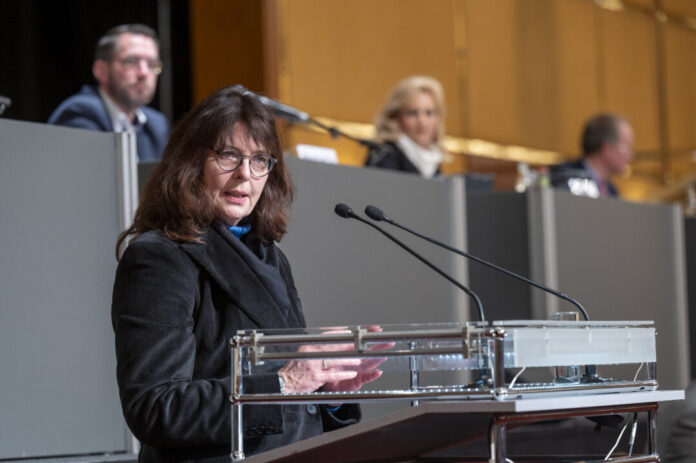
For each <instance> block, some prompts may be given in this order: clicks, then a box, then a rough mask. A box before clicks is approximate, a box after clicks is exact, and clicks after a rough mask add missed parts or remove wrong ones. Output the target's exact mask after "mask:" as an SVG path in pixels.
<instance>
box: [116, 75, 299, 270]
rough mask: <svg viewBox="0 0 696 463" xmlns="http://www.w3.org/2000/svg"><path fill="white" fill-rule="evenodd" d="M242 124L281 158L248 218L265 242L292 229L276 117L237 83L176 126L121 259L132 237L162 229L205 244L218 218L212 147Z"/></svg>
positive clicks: (125, 234) (176, 238)
mask: <svg viewBox="0 0 696 463" xmlns="http://www.w3.org/2000/svg"><path fill="white" fill-rule="evenodd" d="M237 123H240V124H243V125H244V126H245V127H246V129H247V132H248V133H249V135H250V136H251V138H252V139H253V140H254V141H255V142H256V143H257V144H258V145H259V146H263V147H264V148H265V149H266V150H268V153H269V154H270V155H271V156H273V157H275V158H276V159H277V160H278V162H277V164H276V165H275V167H274V169H273V170H272V171H271V173H270V174H268V180H267V181H266V185H265V187H264V189H263V192H262V193H261V196H260V197H259V200H258V202H257V203H256V207H255V208H254V210H253V211H252V213H251V214H250V216H249V220H250V224H251V226H252V230H254V231H255V233H256V234H257V235H258V236H260V237H261V239H262V240H264V241H266V242H271V241H280V239H281V238H282V237H283V235H284V234H285V232H286V231H287V221H288V214H287V208H288V207H289V206H290V203H291V202H292V196H293V193H292V183H291V181H290V175H289V174H288V170H287V167H286V165H285V162H284V160H283V153H282V150H281V145H280V136H279V134H278V129H277V126H276V121H275V117H274V116H273V114H272V113H271V111H270V110H269V109H268V108H266V107H265V106H264V105H263V104H262V103H261V101H259V99H258V97H257V96H256V94H254V93H252V92H250V91H248V90H246V89H245V88H244V87H242V86H240V85H235V86H233V87H226V88H222V89H220V90H218V91H216V92H215V93H213V94H212V95H210V96H209V97H208V98H206V99H205V100H204V101H203V102H201V103H199V104H198V105H197V106H196V107H195V108H193V109H192V110H191V111H190V112H189V113H188V114H187V115H186V116H184V118H183V119H181V120H180V121H179V122H178V123H177V124H176V125H175V126H174V129H173V130H172V134H171V136H170V138H169V142H168V143H167V146H166V148H165V149H164V153H163V155H162V162H160V164H159V165H158V166H157V167H156V168H155V170H154V171H153V172H152V174H151V176H150V178H149V180H148V182H147V185H146V186H145V192H144V194H143V197H142V200H141V202H140V206H138V210H137V211H136V213H135V218H134V220H133V225H131V227H130V228H129V229H128V230H126V231H125V232H123V233H122V234H121V235H120V236H119V238H118V241H117V242H116V255H117V257H118V255H119V250H120V248H121V244H122V243H123V241H124V240H125V239H126V238H127V237H128V236H130V235H133V236H134V237H137V236H139V235H141V234H143V233H145V232H146V231H148V230H155V229H159V230H162V231H163V233H164V234H165V235H166V236H167V237H168V238H169V239H171V240H174V241H188V242H194V241H198V242H200V241H201V239H200V235H201V234H202V233H203V232H204V231H205V229H207V228H208V227H209V226H210V225H211V224H212V223H213V221H214V220H215V212H214V207H213V202H212V198H211V196H210V194H209V193H208V192H207V190H206V189H205V186H204V183H203V166H204V164H205V162H206V159H207V158H208V156H210V155H211V147H214V146H217V144H218V143H219V142H220V141H221V140H223V138H224V136H225V135H226V134H229V133H231V132H232V129H233V127H234V125H235V124H237Z"/></svg>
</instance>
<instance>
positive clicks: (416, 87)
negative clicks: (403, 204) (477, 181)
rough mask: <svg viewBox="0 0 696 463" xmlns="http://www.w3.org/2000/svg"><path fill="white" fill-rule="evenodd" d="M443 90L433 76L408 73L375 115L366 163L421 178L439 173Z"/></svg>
mask: <svg viewBox="0 0 696 463" xmlns="http://www.w3.org/2000/svg"><path fill="white" fill-rule="evenodd" d="M444 119H445V104H444V91H443V90H442V85H441V84H440V82H438V81H437V79H434V78H432V77H427V76H411V77H408V78H406V79H404V80H402V81H401V82H399V83H398V84H397V85H396V87H394V88H393V89H392V90H391V91H390V92H389V95H388V96H387V100H386V101H385V103H384V106H383V107H382V110H381V111H380V112H379V114H378V115H377V117H376V118H375V129H376V131H377V133H376V136H375V141H376V142H377V143H378V145H377V147H376V148H372V149H370V151H369V153H368V155H367V160H366V161H365V165H366V166H371V167H381V168H384V169H392V170H398V171H402V172H412V173H415V174H419V175H420V176H422V177H425V178H432V177H434V176H435V175H438V174H439V173H440V163H441V162H442V161H443V158H444V153H445V152H446V151H445V149H444V147H443V144H442V142H443V140H444V136H445V126H444Z"/></svg>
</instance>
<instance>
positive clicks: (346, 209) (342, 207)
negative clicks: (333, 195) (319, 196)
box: [334, 203, 354, 219]
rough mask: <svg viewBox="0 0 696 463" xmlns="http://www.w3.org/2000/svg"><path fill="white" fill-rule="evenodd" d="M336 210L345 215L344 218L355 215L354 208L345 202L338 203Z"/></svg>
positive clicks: (341, 215)
mask: <svg viewBox="0 0 696 463" xmlns="http://www.w3.org/2000/svg"><path fill="white" fill-rule="evenodd" d="M334 212H335V213H336V214H338V215H339V216H340V217H343V218H344V219H348V218H350V217H352V216H353V215H354V214H353V209H351V208H350V206H349V205H347V204H344V203H338V204H336V207H334Z"/></svg>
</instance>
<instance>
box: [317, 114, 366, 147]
mask: <svg viewBox="0 0 696 463" xmlns="http://www.w3.org/2000/svg"><path fill="white" fill-rule="evenodd" d="M307 123H308V124H314V125H316V126H317V127H319V128H321V129H324V130H326V131H327V132H328V133H329V134H330V135H331V138H333V139H336V138H338V137H339V136H341V137H345V138H347V139H349V140H353V141H354V142H357V143H360V144H361V145H363V146H366V147H367V148H370V149H372V148H376V147H377V146H379V145H378V144H377V143H375V142H373V141H372V140H365V139H364V138H358V137H354V136H353V135H348V134H347V133H345V132H343V131H341V130H339V129H337V128H336V127H332V126H330V125H326V124H324V123H323V122H320V121H318V120H316V119H314V118H313V117H310V118H309V119H308V120H307Z"/></svg>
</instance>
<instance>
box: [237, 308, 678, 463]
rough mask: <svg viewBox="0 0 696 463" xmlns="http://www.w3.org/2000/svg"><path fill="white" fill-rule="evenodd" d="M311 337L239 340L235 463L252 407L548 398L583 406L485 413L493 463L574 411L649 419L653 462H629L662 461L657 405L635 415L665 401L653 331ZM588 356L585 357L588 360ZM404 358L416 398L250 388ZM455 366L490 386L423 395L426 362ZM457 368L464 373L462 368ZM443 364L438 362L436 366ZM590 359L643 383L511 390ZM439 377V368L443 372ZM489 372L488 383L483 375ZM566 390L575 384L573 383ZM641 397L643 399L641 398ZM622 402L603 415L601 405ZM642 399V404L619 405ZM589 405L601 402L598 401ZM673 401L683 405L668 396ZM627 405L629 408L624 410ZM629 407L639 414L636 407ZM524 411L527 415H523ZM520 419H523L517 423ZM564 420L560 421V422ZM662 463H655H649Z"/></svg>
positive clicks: (608, 328) (526, 326) (583, 325)
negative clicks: (319, 363) (529, 426)
mask: <svg viewBox="0 0 696 463" xmlns="http://www.w3.org/2000/svg"><path fill="white" fill-rule="evenodd" d="M301 331H302V332H299V333H297V332H293V330H290V331H289V332H283V331H278V330H265V331H264V330H260V331H257V330H252V331H242V332H240V333H239V334H238V335H237V336H235V337H234V338H233V339H232V340H231V349H232V351H231V362H232V396H231V398H230V400H231V407H232V410H231V412H232V413H231V415H232V442H233V452H232V455H231V458H232V460H233V461H241V460H244V459H245V455H244V445H243V432H242V430H243V422H242V407H243V406H244V404H273V403H278V404H279V403H282V404H300V403H308V402H310V403H318V404H330V403H336V402H341V403H359V402H368V401H374V400H410V401H411V402H412V404H414V405H417V404H418V403H419V401H452V400H455V401H458V402H463V403H476V402H479V403H482V404H483V403H491V402H493V403H495V402H508V403H510V402H514V403H515V404H517V403H520V404H525V403H531V402H529V400H530V399H532V398H537V397H544V400H543V403H547V402H548V403H551V402H553V400H551V399H554V398H555V399H558V398H562V399H563V400H564V401H566V402H568V401H571V403H576V404H577V406H574V407H571V406H568V407H562V406H556V407H555V408H553V407H552V408H549V407H544V406H542V407H541V408H538V409H536V410H533V411H534V413H532V414H528V415H519V414H518V411H519V410H518V409H516V408H515V409H512V410H510V409H501V410H500V411H501V412H502V413H498V412H496V411H495V407H494V408H490V407H489V408H486V407H484V408H482V409H481V411H483V412H492V413H495V414H494V415H493V418H492V422H491V428H490V429H491V431H490V439H491V450H490V461H491V462H496V463H502V462H504V461H505V455H506V449H505V429H506V426H507V424H508V423H510V422H522V421H524V420H527V421H539V420H544V419H550V418H545V416H547V415H548V413H549V411H551V410H556V411H557V410H565V411H564V412H562V413H565V414H566V415H567V416H585V415H593V414H606V413H614V412H616V411H618V410H628V409H630V411H632V412H638V411H641V412H642V411H645V412H647V413H648V423H649V426H648V427H649V429H648V435H649V442H650V453H651V455H648V456H641V457H637V458H638V459H624V460H622V461H635V462H638V461H658V460H656V459H657V458H658V457H657V454H656V453H655V452H656V446H655V441H656V434H655V432H654V431H655V428H656V421H655V419H656V413H655V412H656V409H657V406H656V405H655V404H654V403H652V402H654V399H653V400H652V401H649V402H651V403H650V405H647V406H646V405H634V404H636V403H642V402H645V399H646V396H645V395H642V396H640V395H638V396H635V394H636V393H638V394H640V393H647V392H651V393H656V392H657V391H655V390H656V389H657V378H656V365H655V339H654V338H655V330H654V326H653V324H652V322H637V321H633V322H566V321H506V322H493V325H492V326H488V325H487V324H486V323H481V322H471V323H466V324H458V323H452V324H445V325H444V326H432V325H426V326H425V327H421V326H415V327H414V325H411V326H407V327H406V328H402V327H396V328H395V327H390V328H389V329H388V330H385V331H382V328H378V329H375V328H374V327H372V328H370V327H367V328H365V327H360V326H358V327H351V328H343V329H339V330H336V329H321V328H316V329H306V330H301ZM384 343H392V348H389V349H387V350H381V349H378V350H372V349H371V348H370V346H375V345H378V344H382V345H384ZM311 344H324V345H331V344H334V345H335V344H341V346H342V348H341V350H335V349H334V350H332V349H329V348H327V349H325V350H322V349H318V350H317V349H313V350H311V351H307V350H298V349H297V347H298V346H301V345H311ZM578 352H579V354H578ZM351 357H352V358H356V357H360V358H375V357H378V358H398V357H407V358H408V359H409V362H408V365H409V370H410V371H409V373H410V375H409V377H410V385H409V387H408V388H407V389H398V390H382V391H380V390H376V391H374V390H373V391H370V390H366V391H355V392H311V393H282V392H277V393H246V392H245V391H244V387H243V383H244V382H243V379H244V376H246V375H252V374H253V368H254V367H255V366H258V365H263V364H264V363H272V362H281V364H282V363H284V362H286V361H290V360H298V361H302V360H310V359H312V360H326V359H336V358H339V359H340V358H351ZM442 358H446V359H447V360H448V361H449V362H450V363H449V364H448V365H449V366H450V368H449V369H462V370H477V371H479V372H480V374H482V378H484V379H483V380H479V381H478V382H476V383H474V384H473V385H472V384H469V385H465V386H464V385H461V384H454V385H447V386H422V385H421V384H420V383H419V368H423V367H419V366H418V365H427V363H419V361H421V362H422V361H423V359H427V360H429V361H430V362H435V364H436V365H437V361H438V360H440V359H442ZM453 358H454V364H455V368H452V367H451V366H452V359H453ZM433 359H435V360H433ZM580 359H582V360H583V364H585V365H587V364H595V365H601V364H604V365H607V364H630V363H640V365H641V367H639V369H638V371H637V372H636V375H635V377H634V378H633V379H628V380H625V379H607V378H601V377H598V376H597V375H596V374H595V373H593V372H594V367H592V368H591V367H586V375H585V377H584V378H586V379H583V380H580V379H578V380H577V381H569V382H555V381H554V382H552V383H523V384H515V380H512V381H510V382H507V381H506V377H505V373H506V369H509V368H524V369H526V368H528V367H529V368H532V367H548V366H554V365H570V364H572V362H573V361H575V362H577V361H578V360H580ZM643 364H646V365H647V367H646V368H645V378H644V379H638V372H639V371H640V370H641V368H642V365H643ZM435 369H437V367H435ZM481 372H483V373H481ZM563 379H564V380H565V378H563ZM631 393H633V395H631ZM612 396H613V397H614V400H613V401H611V400H610V401H609V402H607V404H608V405H607V406H606V407H603V408H600V409H597V410H592V409H593V408H595V407H596V406H601V403H602V400H600V398H606V397H612ZM618 397H622V398H623V399H626V398H629V397H634V398H635V401H634V402H625V401H623V400H618V401H617V400H616V399H617V398H618ZM588 398H591V400H589V399H588ZM663 400H674V399H673V398H672V399H669V398H667V396H663ZM617 405H621V406H622V407H623V408H616V406H617ZM626 405H630V406H629V407H626ZM520 410H521V409H520ZM507 411H512V412H513V414H512V415H510V414H507ZM553 413H557V412H553ZM648 457H650V458H653V459H652V460H650V459H647V460H646V459H645V458H648Z"/></svg>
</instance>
